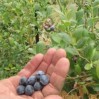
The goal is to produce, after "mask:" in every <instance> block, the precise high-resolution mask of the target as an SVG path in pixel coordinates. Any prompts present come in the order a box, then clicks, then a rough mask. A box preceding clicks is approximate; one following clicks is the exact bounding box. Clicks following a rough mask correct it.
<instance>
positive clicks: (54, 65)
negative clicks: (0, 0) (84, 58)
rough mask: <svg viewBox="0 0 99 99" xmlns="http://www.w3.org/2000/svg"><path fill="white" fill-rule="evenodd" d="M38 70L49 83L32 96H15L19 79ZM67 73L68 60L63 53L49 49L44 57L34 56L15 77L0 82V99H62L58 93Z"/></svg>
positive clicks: (61, 50) (60, 50)
mask: <svg viewBox="0 0 99 99" xmlns="http://www.w3.org/2000/svg"><path fill="white" fill-rule="evenodd" d="M38 70H42V71H44V72H45V73H46V74H47V75H48V76H49V77H50V83H49V84H48V85H47V86H45V87H44V88H43V90H42V91H36V92H35V93H34V94H33V95H32V96H26V95H17V93H16V87H17V86H18V83H19V79H20V78H21V77H22V76H26V77H29V76H31V75H32V74H33V73H34V72H36V71H38ZM68 71H69V60H68V59H67V58H66V53H65V51H64V50H63V49H58V50H56V49H54V48H50V49H49V50H48V51H47V53H46V54H45V55H43V54H37V55H35V56H34V57H33V58H32V59H31V60H30V61H29V62H28V63H27V64H26V66H25V67H24V68H23V69H22V70H21V71H20V72H19V73H18V74H17V75H16V76H13V77H10V78H8V79H5V80H1V81H0V99H62V98H61V97H60V96H59V93H60V91H61V89H62V87H63V85H64V81H65V78H66V75H67V73H68Z"/></svg>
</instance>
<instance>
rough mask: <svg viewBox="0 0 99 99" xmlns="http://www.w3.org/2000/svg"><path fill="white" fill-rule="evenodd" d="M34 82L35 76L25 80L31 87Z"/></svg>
mask: <svg viewBox="0 0 99 99" xmlns="http://www.w3.org/2000/svg"><path fill="white" fill-rule="evenodd" d="M35 81H36V76H30V77H29V79H28V80H27V84H29V85H33V84H34V83H35Z"/></svg>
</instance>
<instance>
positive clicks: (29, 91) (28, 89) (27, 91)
mask: <svg viewBox="0 0 99 99" xmlns="http://www.w3.org/2000/svg"><path fill="white" fill-rule="evenodd" d="M33 93H34V88H33V86H31V85H27V86H26V88H25V94H26V95H28V96H31V95H32V94H33Z"/></svg>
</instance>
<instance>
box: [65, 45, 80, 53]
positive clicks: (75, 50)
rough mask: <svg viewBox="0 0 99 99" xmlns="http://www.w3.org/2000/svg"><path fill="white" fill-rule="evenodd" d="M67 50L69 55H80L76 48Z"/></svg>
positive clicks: (67, 48)
mask: <svg viewBox="0 0 99 99" xmlns="http://www.w3.org/2000/svg"><path fill="white" fill-rule="evenodd" d="M65 50H66V52H67V53H69V54H71V55H77V54H78V51H77V49H76V48H74V47H66V48H65Z"/></svg>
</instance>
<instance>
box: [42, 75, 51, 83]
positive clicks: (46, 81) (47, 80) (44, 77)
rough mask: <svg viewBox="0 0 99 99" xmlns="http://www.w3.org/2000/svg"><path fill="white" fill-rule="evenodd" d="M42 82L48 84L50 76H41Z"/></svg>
mask: <svg viewBox="0 0 99 99" xmlns="http://www.w3.org/2000/svg"><path fill="white" fill-rule="evenodd" d="M40 83H41V84H42V85H47V84H48V83H49V77H48V76H47V75H41V76H40Z"/></svg>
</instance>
